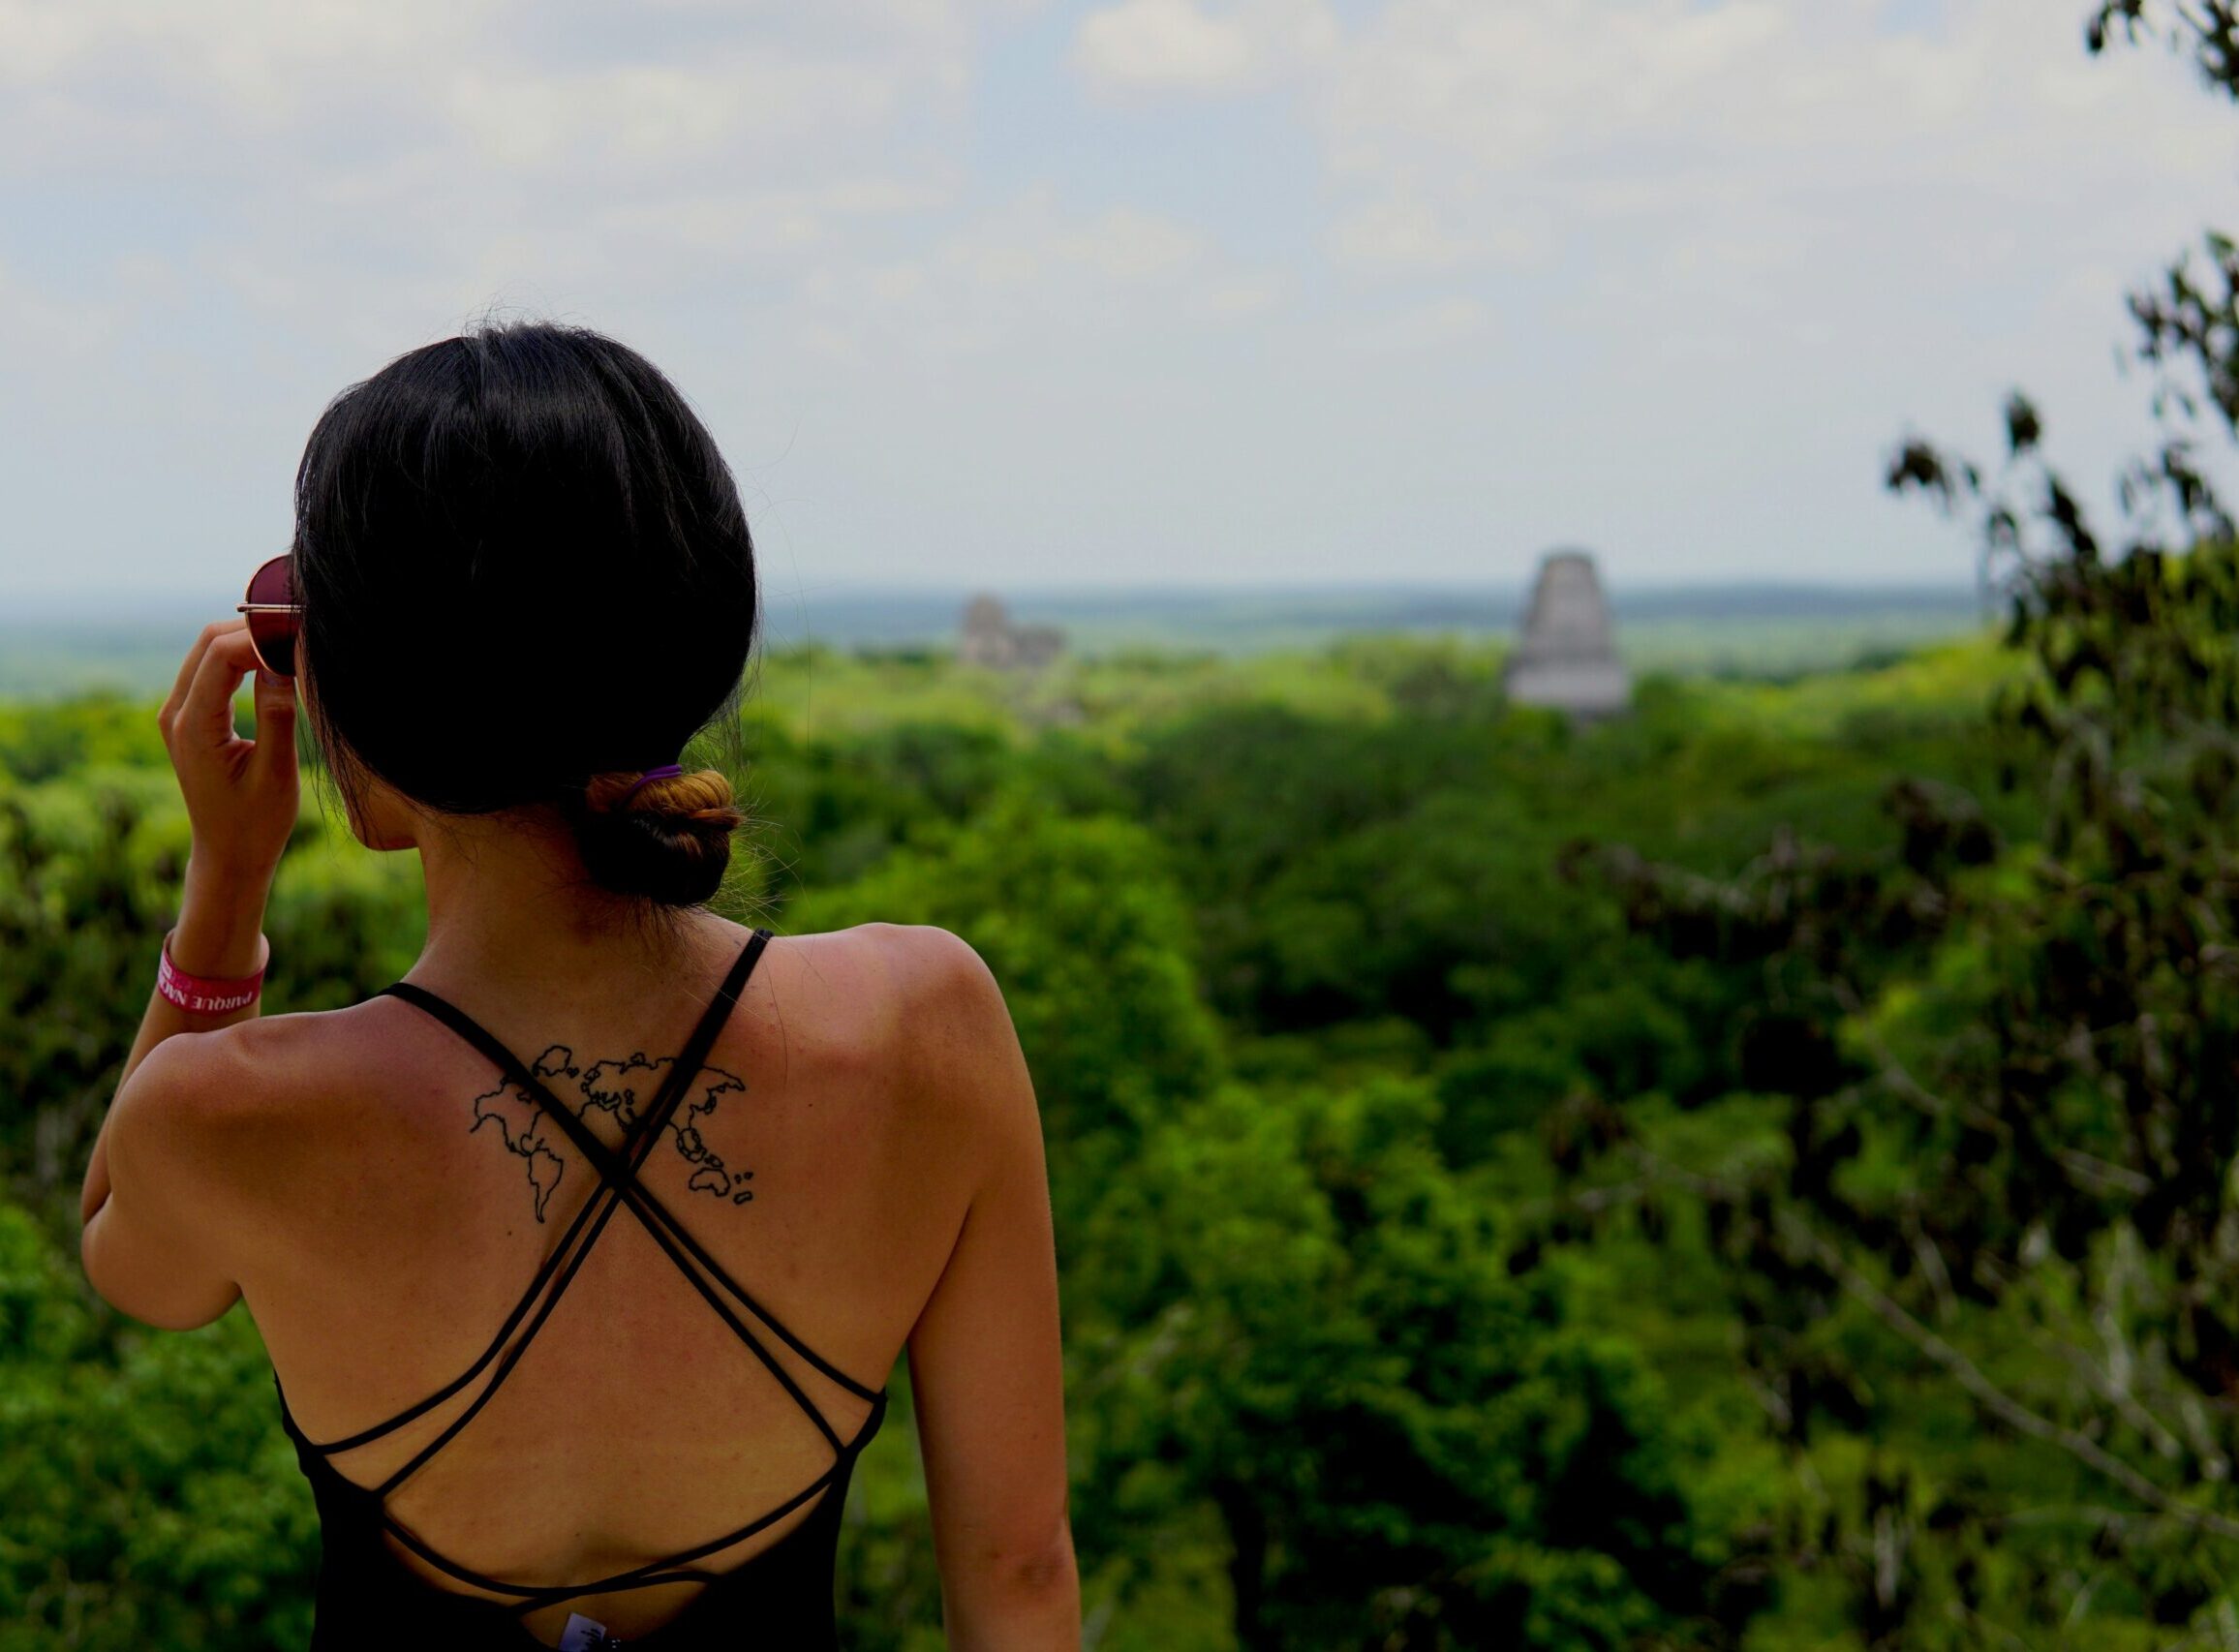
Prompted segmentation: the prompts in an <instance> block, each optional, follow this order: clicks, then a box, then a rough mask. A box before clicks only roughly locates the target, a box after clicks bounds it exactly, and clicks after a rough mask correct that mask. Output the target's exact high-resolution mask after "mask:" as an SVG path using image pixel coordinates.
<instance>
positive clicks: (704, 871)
mask: <svg viewBox="0 0 2239 1652" xmlns="http://www.w3.org/2000/svg"><path fill="white" fill-rule="evenodd" d="M637 780H638V777H637V776H635V775H627V774H606V775H595V776H593V777H592V780H591V784H590V785H589V786H588V787H587V788H585V791H584V795H583V797H582V799H581V800H580V802H577V803H575V805H574V807H573V808H571V809H570V810H569V811H568V813H569V816H570V820H571V823H572V824H573V826H574V828H575V841H576V843H577V844H578V845H579V846H580V847H581V849H582V851H583V864H584V866H585V867H586V868H587V869H589V871H590V872H591V875H592V878H593V879H594V880H595V881H597V882H598V883H600V884H602V885H604V886H605V887H606V888H608V889H613V890H619V891H621V892H622V893H624V894H629V895H644V896H648V897H650V898H651V899H653V900H655V901H659V902H664V903H666V904H669V905H677V906H686V905H690V904H692V903H693V902H700V901H705V900H706V899H707V898H708V897H709V896H711V895H713V894H714V893H715V892H716V888H717V886H718V885H719V884H721V882H722V880H723V869H724V868H725V867H726V866H728V865H729V864H730V859H731V834H732V833H734V832H736V831H737V830H738V829H739V828H740V827H741V826H743V825H745V824H746V820H747V817H746V814H745V813H744V812H743V811H740V810H738V809H736V808H733V807H732V804H731V782H730V781H729V780H726V779H724V778H723V772H722V771H721V769H701V770H700V771H698V773H696V774H684V775H666V776H663V777H661V778H660V779H659V780H648V781H646V782H645V783H644V784H643V785H638V784H637ZM633 787H634V788H635V789H634V790H632V788H633Z"/></svg>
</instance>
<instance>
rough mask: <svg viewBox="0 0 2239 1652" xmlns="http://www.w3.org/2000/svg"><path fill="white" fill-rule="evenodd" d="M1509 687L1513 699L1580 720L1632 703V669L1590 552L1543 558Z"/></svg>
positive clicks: (1510, 666)
mask: <svg viewBox="0 0 2239 1652" xmlns="http://www.w3.org/2000/svg"><path fill="white" fill-rule="evenodd" d="M1506 686H1507V688H1508V695H1509V698H1510V699H1512V700H1518V701H1520V702H1521V703H1523V704H1525V705H1532V706H1552V707H1554V708H1555V709H1556V710H1558V711H1566V712H1569V713H1570V714H1571V715H1572V716H1573V717H1575V718H1580V719H1590V718H1603V717H1613V716H1615V715H1616V714H1617V713H1619V712H1621V711H1623V710H1625V708H1626V707H1627V706H1629V705H1630V704H1631V703H1632V699H1633V680H1632V676H1631V674H1630V673H1629V672H1627V671H1626V669H1625V666H1624V662H1623V661H1622V660H1620V659H1619V658H1617V646H1616V641H1615V633H1614V631H1613V629H1612V628H1611V627H1610V605H1609V603H1608V602H1607V601H1606V600H1605V599H1604V598H1603V596H1602V582H1601V580H1600V578H1599V577H1598V576H1597V575H1596V574H1595V572H1594V559H1593V557H1592V556H1591V555H1589V554H1588V553H1587V552H1585V551H1575V550H1562V551H1549V553H1548V555H1547V557H1546V559H1545V560H1544V561H1542V562H1541V564H1540V571H1539V583H1538V584H1537V585H1535V586H1533V588H1532V594H1531V611H1530V613H1529V614H1527V615H1526V616H1525V617H1524V623H1523V639H1522V640H1521V641H1520V642H1518V644H1517V647H1516V652H1515V653H1514V654H1512V655H1510V656H1509V658H1508V671H1507V678H1506Z"/></svg>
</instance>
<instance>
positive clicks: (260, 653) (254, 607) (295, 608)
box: [233, 551, 303, 677]
mask: <svg viewBox="0 0 2239 1652" xmlns="http://www.w3.org/2000/svg"><path fill="white" fill-rule="evenodd" d="M294 554H295V553H294V552H293V551H282V552H281V553H280V554H279V555H278V556H276V557H266V558H265V559H264V560H263V561H262V562H261V563H259V564H258V565H257V571H256V572H255V573H252V574H251V575H250V576H249V587H248V591H244V592H243V593H242V595H243V596H244V597H246V596H247V595H248V594H249V591H254V590H256V589H257V581H258V579H259V578H260V577H261V575H262V574H263V572H264V570H265V569H266V568H268V567H270V566H272V565H273V564H274V563H280V562H287V561H288V560H289V559H290V558H291V557H293V556H294ZM288 584H289V587H290V588H291V589H293V587H294V584H295V581H294V578H293V576H292V575H291V576H290V578H289V581H288ZM233 612H234V613H236V614H301V613H302V612H303V604H302V603H300V602H236V603H234V604H233ZM301 639H302V633H301V631H300V629H299V630H298V631H297V634H296V640H297V641H298V642H300V641H301ZM249 647H250V649H251V651H252V652H254V653H255V654H256V656H257V663H258V664H260V665H261V666H263V667H264V669H265V670H267V671H269V672H272V673H273V674H274V675H275V676H280V677H292V676H294V675H295V670H294V667H293V666H292V665H291V666H290V667H289V668H288V669H287V670H282V669H281V668H280V667H279V666H277V665H275V664H273V663H272V662H271V661H270V660H269V659H266V658H264V649H263V645H262V644H261V643H259V642H258V641H257V627H255V626H251V627H249ZM290 652H291V653H292V652H293V650H292V649H291V650H290Z"/></svg>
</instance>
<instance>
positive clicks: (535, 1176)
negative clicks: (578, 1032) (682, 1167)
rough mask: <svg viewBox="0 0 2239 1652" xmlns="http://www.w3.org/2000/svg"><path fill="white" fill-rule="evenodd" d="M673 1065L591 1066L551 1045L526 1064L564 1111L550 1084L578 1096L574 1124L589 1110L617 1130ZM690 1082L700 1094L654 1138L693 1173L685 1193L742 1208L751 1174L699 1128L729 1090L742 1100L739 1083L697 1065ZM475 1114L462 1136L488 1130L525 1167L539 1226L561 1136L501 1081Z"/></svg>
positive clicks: (684, 1101) (531, 1102)
mask: <svg viewBox="0 0 2239 1652" xmlns="http://www.w3.org/2000/svg"><path fill="white" fill-rule="evenodd" d="M675 1065H676V1057H675V1056H673V1055H662V1056H659V1057H658V1058H648V1057H647V1055H646V1054H645V1052H644V1051H642V1050H639V1051H636V1052H633V1053H632V1054H631V1055H629V1056H627V1057H625V1058H624V1059H621V1060H611V1059H609V1060H600V1061H594V1062H591V1063H590V1064H589V1065H588V1066H585V1065H581V1064H579V1063H578V1062H577V1061H576V1059H575V1053H574V1052H573V1051H572V1050H570V1049H569V1048H568V1047H567V1045H565V1044H553V1045H548V1046H547V1047H546V1048H545V1050H544V1053H543V1054H542V1055H538V1056H537V1059H536V1060H534V1061H532V1062H531V1063H530V1064H529V1070H530V1071H531V1072H532V1073H533V1074H534V1075H535V1076H536V1077H537V1079H539V1080H540V1081H542V1082H543V1084H544V1087H545V1088H546V1089H547V1090H550V1091H552V1092H553V1093H554V1095H555V1096H556V1097H557V1098H558V1099H559V1100H561V1102H562V1103H563V1105H565V1104H566V1101H567V1098H566V1097H565V1096H563V1095H560V1093H559V1092H560V1086H558V1085H556V1084H554V1083H553V1082H552V1081H554V1080H556V1079H569V1080H572V1081H573V1082H574V1085H575V1087H576V1088H577V1089H578V1090H580V1091H581V1092H582V1095H583V1101H582V1104H581V1105H580V1106H578V1107H576V1108H575V1109H574V1112H575V1116H576V1117H578V1118H581V1117H583V1116H584V1115H585V1114H586V1113H588V1112H589V1111H590V1110H591V1109H592V1108H595V1107H596V1108H598V1109H599V1110H600V1111H601V1112H605V1113H611V1114H613V1115H614V1117H615V1118H616V1120H617V1121H618V1122H619V1123H620V1124H621V1125H622V1126H623V1128H624V1129H625V1130H629V1129H632V1128H634V1127H635V1126H636V1123H637V1119H638V1111H637V1110H638V1103H639V1100H640V1098H641V1096H642V1098H643V1099H644V1100H646V1101H650V1100H652V1099H653V1096H654V1094H655V1092H656V1091H658V1090H659V1087H660V1075H662V1074H663V1073H664V1072H666V1071H667V1070H668V1069H669V1068H671V1067H673V1066H675ZM693 1077H694V1079H695V1081H696V1082H697V1087H698V1092H699V1093H698V1097H697V1099H696V1100H695V1099H692V1098H691V1097H690V1096H689V1095H688V1096H686V1097H684V1098H681V1099H680V1100H679V1102H678V1104H677V1106H676V1107H675V1109H673V1110H672V1111H671V1112H670V1114H669V1116H668V1117H667V1118H666V1119H664V1120H663V1121H662V1123H661V1133H662V1134H663V1135H664V1136H667V1137H668V1138H670V1139H671V1140H672V1141H673V1142H674V1143H675V1146H676V1150H677V1152H678V1154H679V1155H680V1156H681V1157H682V1158H683V1159H684V1161H685V1162H686V1163H687V1164H689V1165H690V1166H691V1167H692V1174H691V1178H690V1181H689V1182H688V1183H687V1185H688V1186H689V1187H690V1189H691V1191H693V1192H694V1193H707V1194H711V1195H713V1196H714V1197H716V1198H719V1199H721V1200H724V1201H726V1202H727V1203H729V1204H732V1205H745V1204H747V1203H749V1202H751V1200H752V1199H753V1197H754V1193H753V1189H752V1188H751V1187H749V1186H747V1185H746V1184H747V1183H748V1182H750V1181H751V1180H752V1179H753V1176H754V1173H753V1172H752V1171H751V1170H744V1169H733V1168H731V1166H729V1165H728V1164H726V1163H725V1162H724V1160H723V1157H722V1155H721V1153H719V1152H717V1151H716V1150H715V1148H713V1147H710V1146H709V1145H708V1142H707V1139H706V1137H705V1135H704V1134H703V1133H702V1131H701V1128H700V1126H701V1124H702V1122H703V1121H704V1120H706V1119H708V1118H709V1117H712V1116H713V1115H714V1114H715V1112H716V1109H717V1106H718V1104H719V1103H720V1102H721V1100H722V1098H723V1097H724V1096H725V1095H728V1094H730V1093H732V1092H734V1091H736V1092H738V1093H740V1094H744V1093H745V1091H746V1087H747V1086H746V1081H745V1080H743V1079H741V1078H740V1077H739V1076H738V1075H737V1074H735V1073H729V1072H725V1071H724V1070H723V1069H722V1068H721V1067H711V1066H708V1065H706V1064H704V1063H703V1064H702V1065H701V1067H700V1069H699V1071H698V1072H697V1073H695V1074H694V1075H693ZM474 1116H475V1117H474V1122H473V1123H471V1124H469V1125H468V1126H467V1131H468V1134H470V1135H472V1134H473V1133H474V1132H475V1131H477V1130H479V1129H481V1127H482V1126H483V1125H484V1124H495V1125H497V1127H498V1136H499V1139H500V1140H501V1141H503V1142H504V1144H505V1146H506V1151H507V1152H510V1153H512V1154H514V1155H516V1156H517V1157H519V1158H520V1159H522V1160H523V1161H524V1164H525V1168H526V1170H527V1173H528V1178H529V1189H530V1194H531V1197H532V1199H533V1200H534V1202H535V1206H536V1212H537V1221H539V1222H541V1221H542V1220H543V1219H544V1208H545V1206H546V1205H547V1204H548V1203H550V1201H551V1197H552V1191H553V1189H555V1188H557V1187H558V1186H559V1185H560V1180H561V1178H562V1176H563V1175H564V1174H565V1172H566V1170H567V1138H566V1134H565V1132H563V1131H562V1130H561V1128H560V1126H559V1125H557V1124H555V1123H554V1122H553V1121H552V1120H551V1119H550V1118H549V1117H546V1116H545V1111H544V1108H543V1107H542V1105H541V1104H539V1103H538V1101H537V1098H536V1097H535V1096H533V1095H531V1094H529V1093H528V1091H526V1090H524V1089H523V1088H522V1087H521V1086H519V1085H517V1084H515V1083H514V1082H513V1081H512V1080H511V1079H501V1082H500V1083H499V1084H498V1086H497V1087H496V1088H494V1089H490V1090H485V1091H484V1092H482V1093H481V1094H480V1095H477V1096H475V1101H474Z"/></svg>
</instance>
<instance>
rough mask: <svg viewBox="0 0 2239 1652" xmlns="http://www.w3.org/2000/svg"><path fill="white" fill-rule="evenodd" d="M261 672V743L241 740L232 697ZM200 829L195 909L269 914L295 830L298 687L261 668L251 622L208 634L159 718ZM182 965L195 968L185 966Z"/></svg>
mask: <svg viewBox="0 0 2239 1652" xmlns="http://www.w3.org/2000/svg"><path fill="white" fill-rule="evenodd" d="M252 671H254V672H255V673H256V674H257V737H256V738H255V739H254V740H244V739H242V738H241V737H240V736H239V735H238V734H236V733H234V732H233V694H234V692H235V690H237V689H238V688H240V686H241V679H242V678H243V677H245V676H247V675H248V674H249V673H250V672H252ZM156 721H157V725H158V726H159V727H160V728H162V730H163V735H164V745H165V747H166V749H168V750H169V752H170V756H171V768H172V769H173V771H175V772H176V773H177V775H178V777H179V790H180V792H181V793H183V794H184V795H185V797H186V800H187V818H188V820H189V821H190V822H192V824H193V828H194V847H193V849H192V851H191V853H190V855H189V857H188V863H187V866H188V871H187V884H188V892H189V897H190V902H191V900H192V898H193V897H194V896H195V895H196V894H198V893H201V894H203V895H205V896H207V897H211V898H220V899H225V900H229V901H253V902H254V903H255V905H256V906H257V907H258V908H259V909H260V910H261V908H262V905H263V901H264V894H265V891H266V889H267V888H268V887H269V886H270V884H271V881H272V873H273V872H274V870H275V869H277V868H278V866H279V865H280V852H281V850H283V849H285V848H286V847H287V846H288V837H289V834H290V833H291V832H292V831H294V829H295V812H296V808H297V805H298V801H299V795H300V794H299V790H298V782H297V777H296V768H295V685H294V682H293V681H292V679H290V678H287V677H275V676H273V675H272V674H271V673H270V672H267V671H265V670H264V669H262V668H261V666H259V665H258V663H257V656H256V652H255V650H253V649H252V648H251V647H250V644H249V624H248V621H247V620H245V619H235V620H221V621H217V622H214V623H213V624H211V625H208V626H205V627H202V634H201V635H200V636H199V637H197V638H196V639H195V646H194V647H193V648H191V649H189V650H188V651H187V658H186V662H185V663H184V664H182V665H181V666H180V667H179V677H178V681H177V682H176V683H174V684H173V685H172V686H171V693H170V698H169V699H167V700H166V701H164V705H163V710H162V711H161V712H159V713H158V714H157V717H156ZM180 963H181V964H182V966H184V967H190V968H191V967H192V965H191V964H187V963H186V961H185V960H183V959H182V960H180Z"/></svg>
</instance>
